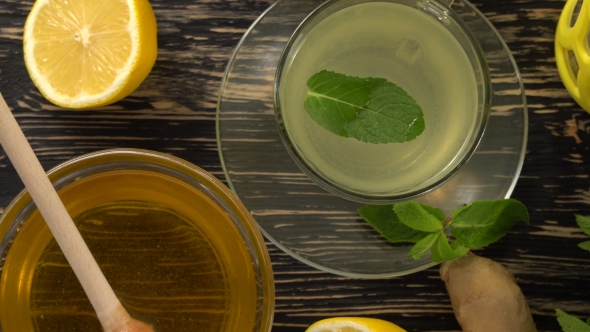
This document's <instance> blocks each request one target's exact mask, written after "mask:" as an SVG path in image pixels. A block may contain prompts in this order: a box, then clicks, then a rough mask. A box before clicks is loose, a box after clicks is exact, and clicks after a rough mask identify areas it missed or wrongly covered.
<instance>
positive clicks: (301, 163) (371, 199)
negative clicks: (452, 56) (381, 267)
mask: <svg viewBox="0 0 590 332" xmlns="http://www.w3.org/2000/svg"><path fill="white" fill-rule="evenodd" d="M340 1H341V0H326V1H324V2H323V3H321V4H320V5H319V6H318V7H316V8H315V9H314V10H313V11H312V12H311V13H310V14H309V15H307V16H306V17H305V18H304V19H303V20H302V21H301V23H300V24H299V25H298V26H297V28H296V29H295V31H294V32H293V34H292V35H291V36H290V38H289V40H288V42H287V44H286V46H285V48H284V49H283V51H282V53H281V55H280V57H279V61H278V64H277V70H276V73H275V77H274V84H273V106H274V113H275V122H276V124H277V127H278V131H279V135H280V137H281V140H282V141H283V144H284V145H285V148H286V149H287V152H288V153H289V155H290V156H291V159H293V161H294V162H295V164H296V165H297V166H298V167H299V168H300V169H301V170H302V171H303V172H304V173H305V174H307V175H308V176H309V177H310V178H311V179H312V180H313V181H314V182H315V183H316V184H318V185H319V186H320V187H321V188H323V189H324V190H326V191H328V192H330V193H332V194H334V195H336V196H339V197H341V198H344V199H347V200H350V201H355V202H359V203H363V204H390V203H397V202H401V201H406V200H410V199H414V198H417V197H420V196H423V195H426V194H428V193H430V192H432V191H433V190H435V189H437V188H438V187H440V186H442V185H443V184H444V183H446V182H447V181H448V180H450V179H451V178H452V177H453V176H454V175H456V174H457V173H458V172H459V170H460V169H461V168H462V167H463V166H464V165H465V164H466V163H467V162H468V161H469V159H470V158H471V156H472V155H473V153H474V152H475V150H476V149H477V147H478V146H479V143H480V142H481V139H482V137H483V134H484V131H485V128H486V126H487V123H488V118H489V115H490V107H491V95H492V93H491V85H492V84H491V77H490V72H489V67H488V64H487V61H486V60H485V55H484V52H483V49H482V48H481V46H480V44H479V42H478V41H477V39H476V37H475V36H474V35H473V33H472V32H471V31H470V30H469V28H468V27H467V25H466V24H465V23H464V22H463V20H462V19H461V18H460V17H459V16H458V15H457V14H456V13H455V12H454V11H453V10H452V9H451V8H450V7H449V6H447V5H446V4H443V3H441V2H440V1H438V0H423V1H417V2H416V5H415V6H414V7H412V8H415V9H417V10H422V11H423V12H424V13H426V14H429V15H431V16H434V15H442V16H443V17H444V18H451V19H452V20H453V21H454V22H455V23H457V26H458V27H459V28H460V30H461V31H462V32H463V33H464V34H465V36H466V37H467V40H468V41H469V43H470V44H471V46H472V47H473V51H474V53H475V55H476V57H477V63H479V65H480V68H481V76H482V86H483V89H482V90H483V91H482V92H483V98H482V99H483V103H482V104H483V109H482V110H481V113H482V115H481V117H480V121H479V123H476V128H474V130H473V142H472V144H471V146H470V147H469V148H468V149H467V150H466V151H464V152H461V153H463V158H462V159H461V160H460V161H459V162H458V163H457V164H455V165H454V167H452V168H450V169H449V170H446V171H445V172H444V175H443V176H441V177H440V178H439V179H438V180H437V181H434V182H433V183H431V184H429V185H427V186H424V187H420V188H418V189H414V190H411V191H408V192H404V193H401V194H395V195H390V196H379V195H367V194H363V193H359V192H357V191H354V190H349V189H347V188H344V187H342V186H340V185H337V184H336V183H333V182H330V181H328V180H327V179H325V178H324V177H323V176H321V175H320V174H318V172H316V171H315V170H314V169H313V168H312V167H310V166H309V165H308V164H307V163H306V162H305V159H304V158H303V156H301V155H300V153H299V152H298V151H297V149H295V148H294V144H293V142H292V140H291V138H290V137H289V134H288V131H287V128H286V125H285V121H284V120H283V116H282V111H281V110H282V108H281V93H280V82H281V79H282V74H283V69H284V68H285V66H286V63H287V59H288V56H289V53H290V51H291V50H292V48H293V47H294V46H295V45H296V43H297V41H298V40H297V39H298V37H299V36H300V35H301V33H302V32H303V31H304V30H305V28H307V27H308V26H309V25H310V24H314V23H316V22H315V21H314V19H315V18H317V17H318V16H320V15H321V14H322V13H323V12H324V11H325V10H328V9H330V8H331V7H332V6H334V5H336V4H337V3H338V2H340ZM350 2H351V3H350V4H349V5H347V6H345V7H342V8H340V9H339V10H341V9H344V8H348V7H351V6H354V5H358V4H362V3H369V2H389V3H400V2H399V0H350ZM418 4H422V6H428V7H425V8H420V5H418ZM439 19H441V18H439ZM317 23H319V22H317ZM478 112H479V109H478Z"/></svg>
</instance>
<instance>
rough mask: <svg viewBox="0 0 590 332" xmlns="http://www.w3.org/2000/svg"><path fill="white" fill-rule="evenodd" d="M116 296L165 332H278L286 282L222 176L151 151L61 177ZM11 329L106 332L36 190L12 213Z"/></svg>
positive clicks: (5, 246)
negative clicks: (279, 298)
mask: <svg viewBox="0 0 590 332" xmlns="http://www.w3.org/2000/svg"><path fill="white" fill-rule="evenodd" d="M49 177H50V179H51V180H52V182H53V183H54V186H55V187H56V189H57V190H58V193H59V195H60V198H61V199H62V201H63V202H64V204H65V206H66V208H67V209H68V212H69V213H70V214H71V216H72V218H73V220H74V222H75V223H76V225H77V226H78V229H79V230H80V233H81V234H82V236H83V238H84V240H85V242H86V243H87V244H88V247H89V249H90V251H91V252H92V254H93V255H94V257H95V259H96V261H97V262H98V264H99V266H100V267H101V269H102V271H103V273H104V274H105V276H106V278H107V280H108V281H109V283H110V284H111V286H112V287H113V290H114V291H115V294H116V295H117V297H118V298H119V299H120V300H121V302H122V303H123V305H124V306H125V308H126V309H127V311H128V312H129V313H130V314H131V315H132V316H133V317H135V318H137V319H139V320H142V321H144V322H146V323H148V324H150V325H152V326H153V328H154V330H155V331H157V332H165V331H194V330H198V331H203V332H205V331H210V332H220V331H226V332H241V331H252V332H268V331H270V329H271V322H272V314H273V309H274V284H273V276H272V270H271V267H270V260H269V257H268V253H267V251H266V246H265V244H264V240H263V238H262V236H261V234H260V232H259V231H258V229H257V227H256V224H255V222H254V221H253V220H252V218H251V217H250V214H249V213H248V211H247V210H246V209H245V208H244V207H243V205H242V204H241V203H240V202H239V200H238V199H237V198H235V196H234V195H233V194H232V193H231V192H230V191H229V189H228V188H227V187H225V186H224V185H223V184H222V183H221V182H219V181H218V180H216V179H215V178H214V177H213V176H212V175H210V174H209V173H207V172H205V171H204V170H202V169H200V168H198V167H196V166H194V165H192V164H190V163H188V162H186V161H183V160H181V159H178V158H175V157H172V156H169V155H165V154H161V153H156V152H150V151H143V150H131V149H125V150H123V149H118V150H107V151H100V152H97V153H93V154H90V155H85V156H81V157H78V158H76V159H73V160H71V161H68V162H66V163H64V164H62V165H60V166H58V167H56V168H54V169H53V170H52V171H50V172H49ZM0 235H1V236H2V237H3V240H2V242H1V243H0V257H1V260H0V268H1V270H0V271H1V279H0V299H1V300H2V303H10V306H0V330H1V331H4V332H12V331H19V332H20V331H102V327H101V325H100V323H99V321H98V319H97V318H96V314H95V313H94V309H93V308H92V306H91V304H90V302H89V300H88V298H87V297H86V295H85V293H84V290H83V289H82V287H81V286H80V284H79V282H78V280H77V278H76V276H75V275H74V272H73V271H72V269H71V267H70V266H69V264H68V263H67V261H66V259H65V257H64V256H63V254H62V252H61V250H60V249H59V247H58V245H57V243H56V242H55V240H54V239H53V237H52V235H51V232H50V231H49V229H48V227H47V226H46V224H45V222H44V221H43V218H42V217H41V216H40V214H39V212H38V210H37V209H36V207H35V205H34V203H33V202H31V200H30V196H29V195H28V194H27V193H26V192H23V193H21V194H20V195H19V196H18V197H17V198H16V199H15V200H14V201H13V202H12V203H11V204H10V205H9V207H8V208H7V209H6V212H5V213H4V215H3V216H2V219H1V220H0Z"/></svg>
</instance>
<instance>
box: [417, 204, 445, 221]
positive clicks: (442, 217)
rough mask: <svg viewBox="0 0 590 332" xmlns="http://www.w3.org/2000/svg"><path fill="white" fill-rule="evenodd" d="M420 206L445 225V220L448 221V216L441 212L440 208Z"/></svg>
mask: <svg viewBox="0 0 590 332" xmlns="http://www.w3.org/2000/svg"><path fill="white" fill-rule="evenodd" d="M420 206H422V207H423V208H424V210H426V212H428V213H430V214H431V215H433V216H434V217H435V218H436V219H438V220H439V221H440V222H441V223H444V222H445V219H447V215H446V214H445V213H444V212H443V210H441V209H439V208H435V207H434V206H430V205H426V204H420Z"/></svg>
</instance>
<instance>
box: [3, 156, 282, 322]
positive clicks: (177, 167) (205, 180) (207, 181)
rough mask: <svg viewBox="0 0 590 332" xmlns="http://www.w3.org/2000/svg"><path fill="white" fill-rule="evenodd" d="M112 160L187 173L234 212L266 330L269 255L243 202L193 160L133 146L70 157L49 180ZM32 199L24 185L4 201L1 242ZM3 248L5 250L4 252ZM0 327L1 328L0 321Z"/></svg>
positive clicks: (270, 302)
mask: <svg viewBox="0 0 590 332" xmlns="http://www.w3.org/2000/svg"><path fill="white" fill-rule="evenodd" d="M146 157H147V158H146ZM115 162H131V163H137V164H140V163H142V164H147V165H155V166H159V167H163V168H167V169H169V170H172V171H176V172H178V173H181V174H182V175H186V176H187V177H189V178H191V179H192V180H194V181H195V182H197V183H198V184H201V185H203V187H204V189H205V190H207V191H208V193H209V194H210V195H213V196H214V197H213V198H215V199H216V200H219V201H218V202H217V204H219V203H221V204H222V205H224V206H222V208H223V209H228V208H229V209H230V210H231V213H233V214H235V215H236V217H237V219H238V220H235V219H234V218H231V219H232V220H235V221H236V222H239V223H240V225H237V226H238V228H240V230H241V231H240V233H242V235H241V237H243V238H244V237H247V239H246V238H245V239H244V240H247V242H249V243H250V246H251V249H252V252H251V254H252V255H253V257H252V258H253V259H255V261H254V262H253V263H254V265H255V266H257V267H258V268H257V269H256V268H255V270H258V271H259V272H256V274H258V273H259V275H258V278H260V281H259V282H257V284H258V286H257V287H259V289H260V291H261V294H260V296H261V299H259V300H258V301H257V302H258V303H260V311H261V313H260V315H259V316H258V317H257V318H256V320H255V321H257V322H258V323H259V327H258V330H256V332H269V331H270V330H271V328H272V322H273V318H274V310H275V286H274V275H273V271H272V264H271V260H270V255H269V253H268V250H267V248H266V244H265V240H264V237H263V236H262V233H261V232H260V230H259V229H258V226H257V224H256V222H255V221H254V219H253V218H252V216H251V215H250V213H249V211H248V210H247V209H246V207H245V206H244V205H243V204H242V202H241V201H240V200H239V199H238V198H237V197H236V196H235V194H234V193H233V192H232V191H231V190H230V189H229V188H228V187H227V186H225V185H224V184H223V183H222V182H221V181H220V180H218V179H217V178H216V177H215V176H213V175H212V174H211V173H209V172H207V171H206V170H204V169H202V168H200V167H199V166H197V165H195V164H192V163H190V162H188V161H186V160H183V159H181V158H178V157H175V156H172V155H169V154H166V153H162V152H156V151H150V150H143V149H133V148H115V149H107V150H100V151H95V152H91V153H88V154H84V155H81V156H78V157H75V158H72V159H69V160H67V161H65V162H63V163H60V164H58V165H57V166H55V167H53V168H51V169H50V170H49V171H47V175H48V177H49V179H50V181H51V182H52V183H53V184H54V185H55V182H58V181H59V180H61V179H63V178H64V177H65V176H68V175H71V174H73V173H75V172H79V171H81V170H84V169H88V168H89V167H93V166H98V165H105V164H109V163H115ZM68 184H69V183H68ZM68 184H66V185H68ZM31 202H32V199H31V196H30V194H29V193H28V191H27V190H26V189H23V190H22V191H21V192H20V193H18V194H17V195H16V196H15V198H14V199H13V200H12V201H11V202H10V203H9V204H8V205H7V207H6V209H5V210H4V213H3V214H2V216H1V217H0V235H1V236H2V238H1V242H0V243H2V244H4V243H5V242H6V241H7V237H8V236H9V235H10V234H11V232H13V230H12V228H16V227H18V225H16V224H15V220H16V218H18V217H19V214H20V213H21V212H22V210H23V208H25V207H26V206H27V205H28V204H30V203H31ZM33 206H34V203H33ZM227 213H229V212H227ZM5 250H8V251H7V252H6V253H5ZM9 251H10V248H8V249H6V248H5V246H2V247H0V255H1V256H0V275H1V274H2V271H3V269H2V268H1V267H2V265H4V260H5V258H6V256H5V255H7V254H8V252H9ZM0 331H2V327H1V324H0Z"/></svg>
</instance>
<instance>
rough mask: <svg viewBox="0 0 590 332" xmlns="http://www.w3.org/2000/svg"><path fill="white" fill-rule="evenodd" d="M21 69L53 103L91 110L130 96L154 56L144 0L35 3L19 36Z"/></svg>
mask: <svg viewBox="0 0 590 332" xmlns="http://www.w3.org/2000/svg"><path fill="white" fill-rule="evenodd" d="M23 51H24V58H25V65H26V67H27V70H28V72H29V75H30V76H31V79H32V80H33V83H34V84H35V86H37V88H38V89H39V90H40V91H41V94H43V96H44V97H45V98H47V99H48V100H49V101H51V102H52V103H54V104H56V105H59V106H62V107H68V108H91V107H98V106H104V105H108V104H111V103H114V102H116V101H118V100H120V99H122V98H124V97H126V96H127V95H129V94H130V93H131V92H133V91H134V90H135V89H136V88H137V87H138V86H139V85H140V84H141V83H142V82H143V80H144V79H145V78H146V77H147V75H148V74H149V73H150V71H151V69H152V67H153V65H154V62H155V61H156V57H157V25H156V17H155V15H154V12H153V10H152V7H151V5H150V3H149V2H148V1H147V0H37V1H36V2H35V4H34V5H33V8H32V9H31V12H30V13H29V16H28V17H27V21H26V23H25V28H24V35H23Z"/></svg>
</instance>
